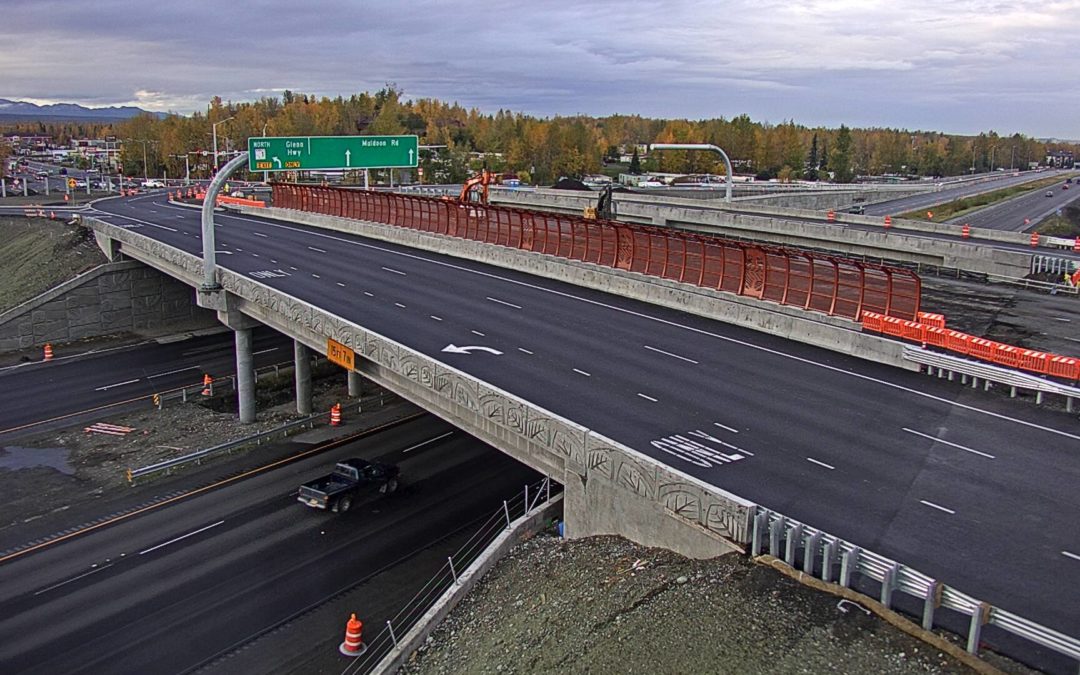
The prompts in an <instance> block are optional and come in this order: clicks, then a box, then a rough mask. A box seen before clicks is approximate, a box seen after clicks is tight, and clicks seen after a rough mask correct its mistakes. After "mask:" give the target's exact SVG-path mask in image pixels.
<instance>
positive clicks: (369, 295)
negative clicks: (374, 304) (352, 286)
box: [364, 291, 375, 298]
mask: <svg viewBox="0 0 1080 675" xmlns="http://www.w3.org/2000/svg"><path fill="white" fill-rule="evenodd" d="M364 295H366V296H368V297H369V298H374V297H375V296H374V295H373V294H372V293H368V292H367V291H364Z"/></svg>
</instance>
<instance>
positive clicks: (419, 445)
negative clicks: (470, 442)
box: [401, 431, 454, 455]
mask: <svg viewBox="0 0 1080 675" xmlns="http://www.w3.org/2000/svg"><path fill="white" fill-rule="evenodd" d="M453 435H454V432H453V431H447V432H446V433H445V434H443V435H442V436H436V437H435V438H429V439H427V440H426V441H424V442H422V443H417V444H416V445H414V446H412V447H411V448H405V449H404V450H402V451H401V454H403V455H404V454H405V453H406V452H411V451H413V450H415V449H417V448H422V447H424V446H425V445H427V444H428V443H434V442H435V441H438V440H441V439H443V438H446V437H447V436H453Z"/></svg>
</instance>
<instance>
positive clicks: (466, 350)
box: [443, 344, 502, 356]
mask: <svg viewBox="0 0 1080 675" xmlns="http://www.w3.org/2000/svg"><path fill="white" fill-rule="evenodd" d="M443 351H444V352H449V353H451V354H471V353H472V352H473V351H481V352H487V353H489V354H494V355H495V356H502V352H500V351H499V350H498V349H492V348H491V347H482V346H480V345H468V346H465V347H458V346H456V345H453V344H449V345H446V346H445V347H443Z"/></svg>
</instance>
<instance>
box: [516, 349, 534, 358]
mask: <svg viewBox="0 0 1080 675" xmlns="http://www.w3.org/2000/svg"><path fill="white" fill-rule="evenodd" d="M518 351H519V352H525V353H526V354H528V355H530V356H532V352H530V351H529V350H528V349H522V348H521V347H518Z"/></svg>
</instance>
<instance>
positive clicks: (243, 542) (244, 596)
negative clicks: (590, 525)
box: [0, 416, 538, 675]
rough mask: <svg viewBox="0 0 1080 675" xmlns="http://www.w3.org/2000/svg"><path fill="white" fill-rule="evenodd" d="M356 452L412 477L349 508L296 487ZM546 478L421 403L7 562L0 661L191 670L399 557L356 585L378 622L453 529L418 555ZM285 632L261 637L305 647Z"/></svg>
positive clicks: (15, 667)
mask: <svg viewBox="0 0 1080 675" xmlns="http://www.w3.org/2000/svg"><path fill="white" fill-rule="evenodd" d="M305 449H306V448H304V447H303V446H297V452H298V453H300V452H303V451H304V450H305ZM352 456H357V457H363V458H365V459H369V460H378V461H386V462H392V463H396V464H398V465H399V466H400V467H401V472H402V474H401V475H402V487H401V488H400V489H399V491H398V492H397V493H396V494H394V495H392V496H389V497H382V498H379V499H376V500H373V501H368V502H364V503H363V504H358V505H356V506H354V508H353V509H351V510H350V511H349V512H348V513H346V514H340V515H335V514H329V513H325V512H322V511H317V510H314V509H311V508H308V507H306V506H304V505H302V504H300V503H298V502H297V500H296V489H297V487H298V486H299V485H300V484H301V483H303V482H306V481H309V480H312V479H314V478H317V477H318V476H321V475H324V474H325V473H328V472H329V471H330V470H331V469H332V467H333V464H334V463H335V462H336V461H337V460H339V459H342V458H345V457H352ZM537 479H538V476H537V474H536V473H535V472H533V471H531V470H529V469H527V468H525V467H523V466H522V465H520V464H518V463H517V462H515V461H514V460H512V459H510V458H509V457H506V456H505V455H502V454H501V453H499V452H498V451H496V450H494V449H493V448H490V447H489V446H486V445H484V444H482V443H480V442H479V441H477V440H476V439H474V438H472V437H470V436H468V435H466V434H464V433H462V432H460V431H457V430H454V429H453V428H452V427H449V426H448V425H447V424H446V423H445V422H442V421H441V420H438V419H437V418H435V417H433V416H424V417H422V418H419V419H417V420H414V421H412V422H409V423H407V424H404V425H400V426H397V427H394V428H392V429H389V430H386V431H383V432H381V433H378V434H376V435H372V436H368V437H366V438H364V439H361V440H359V441H356V442H353V443H351V444H349V445H346V446H344V447H340V448H336V449H333V450H330V451H326V452H321V453H317V454H312V455H309V456H307V457H305V458H303V459H299V460H297V461H294V462H292V463H289V464H284V465H281V466H278V467H276V468H274V469H272V470H267V471H264V472H261V473H256V474H253V475H250V476H248V477H246V478H243V479H242V480H239V481H234V482H229V483H225V484H221V485H218V486H216V487H211V488H210V489H202V490H191V491H189V492H188V493H187V494H186V496H183V497H179V498H177V499H173V500H170V501H168V502H165V503H162V504H160V505H158V506H154V507H149V508H145V509H141V510H138V511H137V512H135V513H134V515H131V516H129V517H127V518H126V519H123V520H117V521H115V522H114V521H109V520H108V519H107V520H106V522H105V523H103V524H101V525H99V526H97V527H96V528H94V529H92V530H90V531H86V532H80V533H75V534H72V535H70V536H69V537H65V538H62V539H60V540H58V541H56V542H55V543H53V544H52V545H48V546H45V547H42V548H40V549H38V550H34V551H30V552H28V553H26V554H24V555H19V556H15V557H13V558H10V559H7V560H3V561H2V562H0V636H3V639H2V640H0V663H2V664H4V667H3V670H4V672H8V673H25V674H27V675H29V674H31V673H42V674H46V673H48V674H52V673H71V674H74V673H93V674H94V675H106V674H108V673H118V674H119V673H125V674H126V673H182V672H188V671H190V670H191V669H193V668H195V667H197V666H199V665H200V664H204V663H207V662H209V661H211V660H213V659H214V658H215V657H218V656H221V655H223V654H225V653H228V652H229V651H230V650H231V649H232V648H234V647H235V646H237V645H240V644H243V643H246V642H247V641H249V640H250V639H252V638H254V637H255V636H258V635H260V634H263V633H265V632H266V631H268V630H276V629H277V627H278V626H280V625H281V624H282V622H285V621H287V620H288V619H290V618H291V617H295V616H297V615H299V614H300V613H302V612H304V611H306V610H310V609H312V608H314V607H317V606H319V605H320V604H322V603H325V602H328V601H332V600H333V598H335V597H336V596H338V595H340V594H341V593H344V592H346V591H347V590H348V589H350V588H352V587H354V586H355V585H356V584H358V583H360V582H362V581H363V580H365V579H366V578H369V577H371V576H372V575H374V574H376V573H378V572H380V571H385V570H386V569H388V568H393V569H394V570H395V572H394V574H395V578H397V579H398V582H399V583H397V584H396V585H390V584H380V585H376V586H371V587H367V588H365V589H364V591H363V593H362V596H361V597H359V598H357V597H353V598H351V600H350V602H354V603H356V604H359V605H360V606H359V607H356V606H355V605H353V606H354V609H353V611H358V610H359V611H362V613H363V615H364V617H365V620H366V621H367V623H368V625H369V626H371V627H373V628H374V629H375V630H378V627H381V626H384V625H385V622H386V620H387V619H390V618H393V617H394V615H395V614H396V613H397V612H398V611H399V610H400V609H401V608H402V607H403V606H404V605H405V604H406V603H407V602H408V601H409V600H410V599H412V597H413V595H414V594H415V593H417V592H418V591H419V590H420V589H422V588H423V586H424V584H425V583H426V582H427V581H428V579H430V578H431V577H432V576H434V575H435V573H436V572H437V571H438V570H439V568H440V567H441V566H442V563H444V562H445V559H446V558H445V555H448V554H450V553H452V552H453V550H455V548H456V545H455V548H451V549H450V550H449V551H445V552H444V553H443V556H442V557H441V560H440V558H439V557H432V556H428V557H426V558H423V559H421V558H419V557H418V558H417V559H416V561H415V562H414V560H413V558H414V556H417V554H419V553H420V552H421V551H423V550H424V549H427V548H428V547H430V546H432V545H433V544H436V543H437V542H439V541H440V540H443V539H444V538H445V537H446V536H447V535H449V534H452V533H454V532H457V531H459V530H461V531H463V532H465V533H467V534H468V535H471V534H472V533H473V532H474V531H475V530H476V529H477V528H478V527H479V525H478V523H477V521H478V520H482V519H486V518H487V517H489V516H490V515H491V514H492V513H495V512H497V511H498V509H499V508H500V507H501V505H502V501H503V500H504V499H509V498H511V497H513V496H514V495H516V494H519V493H520V492H521V491H522V489H523V488H524V486H525V485H526V484H527V483H531V482H534V481H536V480H537ZM432 563H434V565H432ZM344 616H345V617H346V618H347V616H348V614H347V613H346V614H345V615H344ZM343 627H344V624H342V625H341V626H335V629H334V631H333V633H328V634H327V635H311V636H306V638H307V639H306V642H307V643H309V644H311V645H319V649H318V651H319V653H326V654H331V655H334V654H335V651H334V647H333V646H330V647H329V648H328V649H324V647H325V646H326V645H323V644H322V641H326V640H327V639H329V640H330V641H334V640H337V641H340V639H341V630H343ZM277 632H281V631H277ZM287 632H288V631H285V633H287ZM288 637H289V636H288V635H285V634H281V635H277V634H275V635H274V636H271V637H270V638H267V639H264V640H261V641H260V644H259V647H258V648H259V649H260V650H263V651H265V652H266V654H265V655H264V656H265V657H266V658H267V659H268V661H267V664H268V667H269V664H273V663H280V662H282V661H286V660H289V659H295V658H297V654H292V653H286V652H284V651H279V652H275V649H276V647H275V645H276V644H277V643H276V642H275V640H277V639H286V638H288ZM331 661H333V662H337V661H338V660H337V659H334V658H331ZM339 665H340V664H339Z"/></svg>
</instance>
